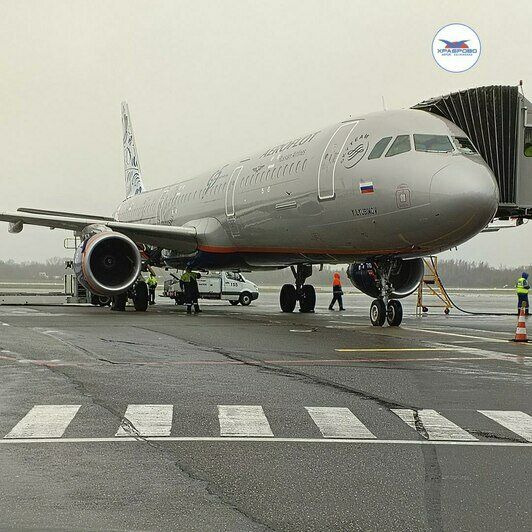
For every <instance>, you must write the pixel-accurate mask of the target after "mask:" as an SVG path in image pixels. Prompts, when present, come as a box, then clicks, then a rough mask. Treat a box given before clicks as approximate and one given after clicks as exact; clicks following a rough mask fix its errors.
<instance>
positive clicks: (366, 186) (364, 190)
mask: <svg viewBox="0 0 532 532" xmlns="http://www.w3.org/2000/svg"><path fill="white" fill-rule="evenodd" d="M373 192H375V189H374V188H373V181H365V182H363V183H360V193H361V194H372V193H373Z"/></svg>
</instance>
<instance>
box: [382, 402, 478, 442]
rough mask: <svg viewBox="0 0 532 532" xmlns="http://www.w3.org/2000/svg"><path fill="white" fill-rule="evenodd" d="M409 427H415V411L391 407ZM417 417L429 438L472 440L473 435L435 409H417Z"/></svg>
mask: <svg viewBox="0 0 532 532" xmlns="http://www.w3.org/2000/svg"><path fill="white" fill-rule="evenodd" d="M392 412H393V413H394V414H396V415H397V416H399V418H401V419H402V420H403V421H404V422H405V423H406V424H407V425H408V426H409V427H412V428H413V429H414V430H417V428H416V413H415V411H414V410H410V409H408V408H397V409H392ZM417 417H418V418H419V421H420V422H421V424H422V425H423V428H424V429H425V431H426V432H427V434H428V439H429V440H469V441H474V440H476V439H477V438H475V437H474V436H473V435H471V434H469V432H466V431H465V430H464V429H462V428H460V427H459V426H458V425H455V424H454V423H453V422H452V421H449V420H448V419H447V418H445V417H443V416H442V415H441V414H438V412H436V410H430V409H426V410H418V411H417Z"/></svg>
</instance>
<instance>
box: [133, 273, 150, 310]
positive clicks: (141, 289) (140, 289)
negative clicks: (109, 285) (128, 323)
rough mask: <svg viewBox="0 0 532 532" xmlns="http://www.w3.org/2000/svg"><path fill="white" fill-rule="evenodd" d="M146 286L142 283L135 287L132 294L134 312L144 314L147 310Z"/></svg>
mask: <svg viewBox="0 0 532 532" xmlns="http://www.w3.org/2000/svg"><path fill="white" fill-rule="evenodd" d="M148 302H149V297H148V285H147V284H146V283H144V282H142V281H140V282H138V283H137V284H136V285H135V293H134V294H133V305H135V310H137V311H139V312H144V311H146V310H147V308H148Z"/></svg>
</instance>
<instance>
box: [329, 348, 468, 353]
mask: <svg viewBox="0 0 532 532" xmlns="http://www.w3.org/2000/svg"><path fill="white" fill-rule="evenodd" d="M335 351H338V352H339V353H366V352H367V353H387V352H395V351H406V352H408V351H461V348H459V347H401V348H395V347H382V348H348V347H346V348H342V349H335Z"/></svg>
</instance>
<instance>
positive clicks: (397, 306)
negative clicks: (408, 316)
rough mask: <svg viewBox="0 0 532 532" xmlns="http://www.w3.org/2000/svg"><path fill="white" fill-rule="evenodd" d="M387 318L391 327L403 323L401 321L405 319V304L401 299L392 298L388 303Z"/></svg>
mask: <svg viewBox="0 0 532 532" xmlns="http://www.w3.org/2000/svg"><path fill="white" fill-rule="evenodd" d="M386 319H387V320H388V325H390V326H391V327H397V326H398V325H401V322H402V321H403V306H402V305H401V303H400V302H399V301H397V300H395V299H392V300H391V301H390V302H389V303H388V309H387V311H386Z"/></svg>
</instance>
